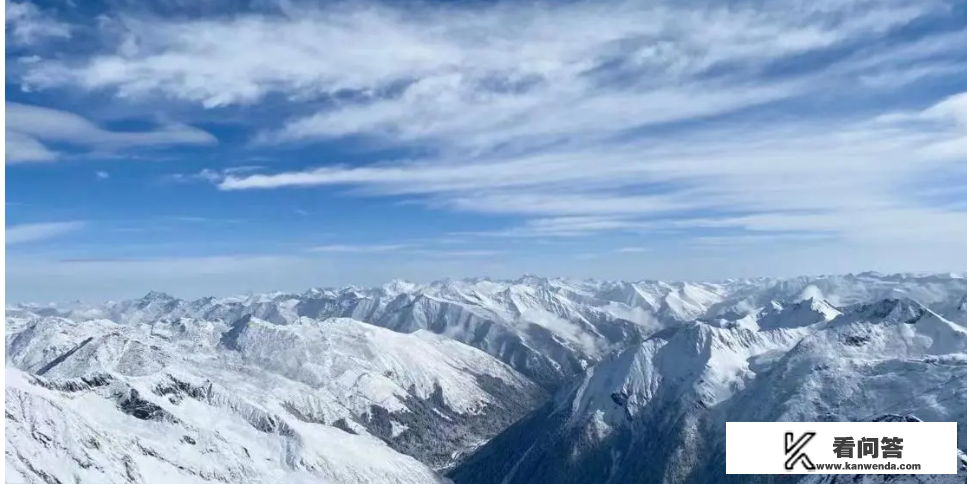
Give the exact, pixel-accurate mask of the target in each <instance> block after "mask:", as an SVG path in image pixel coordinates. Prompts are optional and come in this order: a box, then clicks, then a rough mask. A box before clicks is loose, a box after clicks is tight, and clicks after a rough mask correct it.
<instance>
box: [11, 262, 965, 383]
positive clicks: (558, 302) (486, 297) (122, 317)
mask: <svg viewBox="0 0 967 484" xmlns="http://www.w3.org/2000/svg"><path fill="white" fill-rule="evenodd" d="M885 298H911V299H914V300H917V301H919V302H920V303H922V304H924V305H926V306H927V307H928V308H930V309H931V310H933V311H935V312H937V313H938V314H941V315H943V316H945V317H948V318H949V319H952V320H954V321H967V310H964V309H963V307H964V303H963V301H964V300H965V298H967V278H964V277H962V276H960V275H956V274H948V275H910V274H898V275H881V274H875V273H863V274H858V275H845V276H820V277H799V278H793V279H737V280H727V281H721V282H662V281H639V282H624V281H605V282H601V281H587V280H585V281H574V280H565V279H547V278H541V277H535V276H525V277H522V278H520V279H518V280H514V281H493V280H489V279H468V280H463V281H453V280H446V281H438V282H433V283H429V284H416V283H410V282H404V281H394V282H391V283H389V284H386V285H385V286H383V287H377V288H368V289H362V288H356V287H346V288H341V289H312V290H309V291H306V292H305V293H302V294H288V293H273V294H260V295H254V296H239V297H228V298H214V297H206V298H202V299H197V300H192V301H188V300H182V299H177V298H175V297H172V296H169V295H167V294H164V293H158V292H152V293H150V294H148V295H146V296H145V297H143V298H141V299H136V300H130V301H120V302H111V303H107V304H93V305H85V304H79V303H76V304H67V305H16V306H8V308H7V314H8V315H11V314H39V315H56V316H62V317H66V318H69V319H73V320H78V321H80V320H88V319H109V320H112V321H115V322H119V323H127V324H130V323H141V322H150V321H155V320H157V319H159V318H162V317H166V318H181V317H187V318H193V319H199V320H206V321H235V320H237V319H239V318H241V317H243V316H247V315H251V316H255V317H257V318H259V319H263V320H266V321H269V322H273V323H277V324H286V323H291V322H294V321H296V320H297V319H299V318H300V317H308V318H312V319H327V318H333V317H345V318H352V319H356V320H359V321H363V322H366V323H370V324H373V325H376V326H381V327H384V328H388V329H392V330H394V331H397V332H404V333H410V332H414V331H417V330H421V329H422V330H427V331H430V332H433V333H437V334H441V335H444V336H447V337H449V338H451V339H454V340H457V341H460V342H462V343H466V344H468V345H470V346H473V347H475V348H478V349H481V350H483V351H485V352H487V353H490V354H491V355H494V356H496V357H497V358H498V359H500V360H501V361H504V362H505V363H507V364H509V365H510V366H512V367H513V368H514V369H516V370H517V371H519V372H520V373H522V374H524V375H525V376H527V377H528V378H530V379H531V380H533V381H535V382H537V383H538V384H540V385H541V386H543V387H544V388H546V389H549V390H556V389H557V388H558V387H559V386H560V385H561V384H563V383H564V382H566V381H567V380H568V379H569V378H571V377H572V376H574V375H577V374H579V373H581V372H583V371H584V370H585V369H586V368H587V367H588V366H590V365H592V364H595V363H597V362H599V361H601V359H602V358H604V357H605V356H606V355H609V354H611V353H613V352H615V351H620V350H622V349H624V348H626V347H628V346H630V345H633V344H636V343H639V342H641V341H643V340H644V339H645V338H647V337H648V336H650V335H651V334H652V333H654V332H655V331H657V330H659V329H662V328H666V327H671V326H675V325H677V324H679V323H682V322H686V321H692V320H695V319H703V320H719V321H723V320H724V321H739V320H741V319H742V318H743V317H746V316H749V315H751V314H754V313H756V312H758V311H762V310H764V309H765V310H767V311H768V310H772V309H769V308H773V307H774V306H776V305H779V306H781V305H786V304H791V303H796V302H801V301H804V300H809V299H814V300H816V301H824V302H825V303H828V304H830V305H831V306H833V307H838V306H844V305H850V304H857V303H863V302H872V301H877V300H881V299H885ZM830 309H833V308H830ZM737 324H741V323H737ZM764 324H770V323H768V322H765V323H764Z"/></svg>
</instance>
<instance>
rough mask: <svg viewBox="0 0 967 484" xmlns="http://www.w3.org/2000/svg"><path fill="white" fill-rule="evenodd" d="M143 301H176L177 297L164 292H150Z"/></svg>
mask: <svg viewBox="0 0 967 484" xmlns="http://www.w3.org/2000/svg"><path fill="white" fill-rule="evenodd" d="M141 300H142V301H174V300H175V297H174V296H172V295H171V294H168V293H166V292H162V291H149V292H148V293H147V294H145V295H144V296H143V297H142V298H141Z"/></svg>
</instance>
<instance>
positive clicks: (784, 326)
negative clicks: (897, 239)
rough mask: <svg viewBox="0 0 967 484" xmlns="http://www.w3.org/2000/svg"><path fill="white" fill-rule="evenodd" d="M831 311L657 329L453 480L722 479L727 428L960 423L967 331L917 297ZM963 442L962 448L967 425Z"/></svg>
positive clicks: (800, 307)
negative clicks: (876, 420)
mask: <svg viewBox="0 0 967 484" xmlns="http://www.w3.org/2000/svg"><path fill="white" fill-rule="evenodd" d="M804 306H808V307H809V308H815V309H816V310H814V311H806V310H804ZM825 308H826V305H825V304H823V303H817V302H816V301H815V300H811V301H810V302H809V303H808V304H792V305H789V306H787V307H785V308H783V309H782V310H779V311H778V312H766V311H764V312H763V313H764V314H762V315H761V316H760V317H759V319H758V321H757V323H758V324H754V323H756V322H747V324H746V325H745V326H753V328H752V329H750V328H749V327H744V326H743V325H734V326H729V327H721V326H717V325H714V324H708V323H705V322H699V321H696V322H693V323H687V324H683V325H681V326H679V327H676V328H670V329H668V330H664V331H661V332H659V333H657V334H655V335H654V336H652V337H651V338H650V339H649V340H647V341H645V342H644V343H642V344H639V345H635V346H633V347H631V348H629V349H627V350H625V351H624V352H622V353H620V354H618V355H617V356H616V357H615V358H613V359H611V360H609V361H605V362H603V363H601V364H599V365H597V366H594V367H592V368H590V369H589V370H588V371H587V372H585V373H584V375H583V376H582V377H580V378H579V379H578V380H576V381H575V382H574V383H573V384H571V385H570V386H568V387H567V388H565V389H563V390H562V391H561V392H559V393H558V394H557V395H556V396H555V398H554V399H553V400H552V401H551V402H549V403H548V404H546V405H545V406H543V407H542V408H541V409H539V410H538V411H536V412H534V413H532V414H531V415H529V416H528V417H527V418H526V419H524V420H522V421H521V422H518V423H517V424H515V425H514V426H512V427H511V428H509V429H508V430H506V431H505V432H503V433H502V434H501V435H499V436H498V437H496V438H495V439H494V440H492V441H490V442H489V443H488V444H487V445H486V446H484V447H483V448H481V449H480V450H479V451H478V452H477V453H475V454H474V455H472V456H471V457H470V458H469V459H468V460H466V461H465V462H464V463H463V464H462V465H461V466H460V467H459V468H457V469H455V470H454V471H453V473H452V474H451V477H452V478H453V479H454V480H455V481H456V482H459V483H468V484H470V483H491V482H494V483H497V482H501V483H517V482H521V483H523V482H534V481H535V480H536V479H540V480H543V481H546V482H561V483H571V482H573V483H583V482H596V483H652V482H654V483H659V482H677V483H705V482H723V481H730V479H729V478H726V477H725V475H724V468H725V462H724V442H723V440H722V439H723V436H724V430H725V422H726V421H830V420H832V421H847V420H864V419H870V418H873V417H875V416H877V415H878V414H882V413H886V412H887V411H889V412H902V413H904V414H906V413H911V414H915V415H917V416H918V417H920V418H922V419H924V420H930V421H950V420H958V419H959V420H963V418H964V417H965V414H964V412H963V409H964V408H967V393H964V392H963V390H967V380H965V379H964V378H963V377H964V376H967V329H965V328H963V327H962V326H960V325H957V324H955V323H952V322H951V321H948V320H946V319H944V318H943V317H941V316H939V315H937V314H936V313H934V312H933V311H931V310H929V309H927V308H926V307H924V306H923V305H921V304H919V303H917V302H914V301H912V300H909V299H904V300H897V299H887V300H882V301H878V302H875V303H870V304H860V305H855V306H851V307H846V308H843V309H842V314H838V312H832V311H826V310H825ZM809 312H812V313H813V314H814V315H815V316H816V317H815V318H813V319H812V320H811V321H809V320H807V319H804V317H803V314H804V313H807V314H808V313H809ZM766 321H769V323H768V324H764V323H765V322H766ZM754 326H758V327H754ZM944 384H946V386H944ZM934 387H940V389H941V390H942V391H934V392H930V391H929V390H930V389H932V388H934ZM870 414H872V415H870ZM958 445H959V446H961V447H964V446H965V445H967V429H963V428H962V429H961V432H960V435H959V436H958ZM730 477H736V479H731V481H735V482H751V481H750V480H749V476H730ZM739 477H741V478H739ZM769 479H770V478H768V477H763V478H761V479H759V481H761V482H771V481H770V480H769ZM961 479H963V477H961ZM757 482H758V481H757Z"/></svg>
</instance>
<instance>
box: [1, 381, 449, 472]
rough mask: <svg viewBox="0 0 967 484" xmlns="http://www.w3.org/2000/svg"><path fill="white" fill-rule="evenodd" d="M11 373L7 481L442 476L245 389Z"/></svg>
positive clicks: (377, 444) (377, 443)
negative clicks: (220, 396) (209, 392)
mask: <svg viewBox="0 0 967 484" xmlns="http://www.w3.org/2000/svg"><path fill="white" fill-rule="evenodd" d="M5 376H6V381H7V384H6V388H5V395H4V402H5V404H6V420H5V438H6V448H7V454H6V456H5V459H6V465H7V474H6V477H5V480H6V482H8V483H18V482H24V483H28V482H30V483H32V482H44V483H49V482H117V483H122V482H123V483H132V482H133V483H169V482H185V483H190V482H198V483H201V482H212V481H220V482H233V483H236V482H237V483H243V482H251V483H261V482H305V483H310V482H311V483H318V482H327V483H373V482H394V483H412V484H423V483H429V482H442V480H441V479H440V478H439V477H437V476H436V475H435V474H434V473H433V471H431V470H430V469H429V468H427V467H426V466H424V465H423V464H421V463H419V462H418V461H416V460H415V459H412V458H410V457H406V456H403V455H401V454H399V453H397V452H395V451H393V450H392V449H390V448H389V447H388V446H386V445H385V444H384V443H383V442H381V441H380V440H378V439H376V438H374V437H371V436H366V435H353V434H352V433H349V432H346V431H344V430H340V429H338V428H336V427H331V426H326V425H319V424H314V423H307V422H302V421H300V420H298V419H292V418H284V417H281V416H279V415H271V414H269V413H267V412H265V411H264V410H262V409H261V408H260V407H258V406H256V405H255V404H250V403H249V404H248V405H251V413H248V414H246V413H245V407H244V405H246V404H247V401H246V400H245V399H243V398H240V397H239V398H238V399H236V400H226V401H222V402H219V401H217V400H216V401H211V400H205V399H193V398H188V399H186V400H183V401H178V400H176V399H173V398H165V397H164V396H163V395H159V391H157V390H156V389H152V388H151V387H149V386H148V385H146V382H144V381H140V380H135V381H128V380H127V379H123V378H113V377H110V376H100V377H98V378H88V379H86V381H85V380H81V379H73V380H49V379H45V378H42V377H33V376H30V375H27V374H25V373H22V372H20V371H18V370H13V369H7V371H6V374H5ZM226 406H228V408H229V411H226V408H225V407H226ZM257 412H264V413H261V414H259V413H257Z"/></svg>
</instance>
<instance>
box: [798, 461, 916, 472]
mask: <svg viewBox="0 0 967 484" xmlns="http://www.w3.org/2000/svg"><path fill="white" fill-rule="evenodd" d="M816 470H817V471H820V472H822V471H918V470H920V464H894V463H892V462H891V463H889V464H865V463H864V464H852V463H848V462H847V463H845V464H816Z"/></svg>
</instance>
